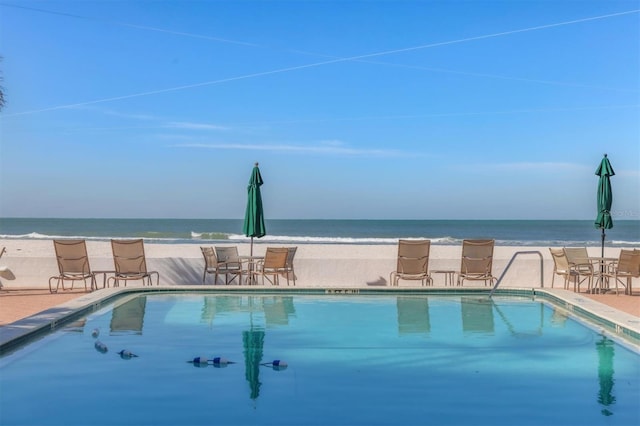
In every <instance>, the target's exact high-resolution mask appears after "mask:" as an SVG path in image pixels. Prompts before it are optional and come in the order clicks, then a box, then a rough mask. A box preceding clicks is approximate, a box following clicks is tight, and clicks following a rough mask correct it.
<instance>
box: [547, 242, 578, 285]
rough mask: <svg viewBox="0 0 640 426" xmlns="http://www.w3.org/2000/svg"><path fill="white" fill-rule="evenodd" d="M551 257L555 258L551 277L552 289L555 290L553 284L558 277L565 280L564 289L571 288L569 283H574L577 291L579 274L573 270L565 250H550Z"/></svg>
mask: <svg viewBox="0 0 640 426" xmlns="http://www.w3.org/2000/svg"><path fill="white" fill-rule="evenodd" d="M549 251H550V252H551V257H552V258H553V275H552V276H551V288H553V282H554V281H555V279H556V275H559V276H561V277H562V278H563V279H564V288H565V289H568V288H569V283H570V282H573V291H576V286H577V283H578V278H579V274H578V271H576V270H574V269H572V268H571V265H570V264H569V260H568V259H567V255H566V254H565V252H564V249H561V248H549Z"/></svg>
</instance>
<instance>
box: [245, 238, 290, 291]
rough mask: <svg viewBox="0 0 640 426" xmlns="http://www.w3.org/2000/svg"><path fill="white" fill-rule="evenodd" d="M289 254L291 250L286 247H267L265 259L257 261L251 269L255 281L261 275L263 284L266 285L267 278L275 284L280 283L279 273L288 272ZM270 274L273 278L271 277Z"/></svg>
mask: <svg viewBox="0 0 640 426" xmlns="http://www.w3.org/2000/svg"><path fill="white" fill-rule="evenodd" d="M288 255H289V250H288V249H287V248H286V247H282V248H279V247H267V251H266V253H265V255H264V259H262V260H259V261H258V262H256V264H255V267H254V268H253V270H252V271H251V274H252V276H253V278H254V281H257V278H258V276H261V277H262V285H264V280H265V278H266V279H267V281H269V282H270V283H271V284H273V285H280V281H279V279H278V275H280V274H284V273H286V269H287V256H288ZM269 276H271V277H272V278H271V279H269V278H268V277H269Z"/></svg>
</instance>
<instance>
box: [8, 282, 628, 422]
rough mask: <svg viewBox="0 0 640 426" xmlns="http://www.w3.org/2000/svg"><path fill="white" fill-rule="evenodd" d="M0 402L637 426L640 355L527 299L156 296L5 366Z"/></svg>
mask: <svg viewBox="0 0 640 426" xmlns="http://www.w3.org/2000/svg"><path fill="white" fill-rule="evenodd" d="M94 330H97V334H98V335H97V337H95V336H94V335H95V334H96V332H95V331H94ZM96 342H101V343H102V344H104V346H106V348H107V351H106V352H104V350H99V349H100V348H99V347H98V348H97V349H96ZM121 350H128V351H130V352H131V353H133V354H135V355H138V356H137V357H132V358H122V357H121V356H120V355H119V354H118V352H120V351H121ZM200 356H201V357H206V358H207V359H213V358H214V357H223V358H226V359H227V360H229V361H230V362H231V363H229V364H227V365H226V366H222V367H219V366H214V365H211V364H209V365H207V366H206V367H202V366H198V365H197V364H195V365H194V364H193V363H190V362H189V361H192V360H193V359H194V358H195V357H200ZM274 360H282V361H285V362H286V363H287V364H288V365H287V367H286V368H282V367H281V368H274V367H273V366H272V365H271V362H272V361H274ZM0 391H1V393H0V423H1V424H3V425H14V424H16V425H17V424H24V425H87V424H92V425H114V424H119V425H123V424H128V425H205V424H217V425H236V424H259V425H301V424H305V425H329V424H331V425H388V424H394V425H396V424H405V425H414V424H437V425H483V424H487V425H514V424H518V425H581V426H584V425H600V424H601V425H635V424H640V409H639V404H638V401H640V355H639V354H638V353H636V352H633V351H632V350H630V349H628V348H627V347H625V346H622V345H619V344H617V343H615V342H613V341H611V340H609V339H607V338H606V337H604V336H601V335H599V334H598V333H597V332H595V331H593V330H592V329H591V328H588V327H586V326H584V325H583V324H581V323H579V322H578V321H576V320H574V319H573V318H571V317H568V316H567V315H565V314H564V313H563V312H562V311H560V310H554V309H553V308H552V307H550V306H547V305H545V304H543V303H541V302H540V301H536V300H532V299H530V298H501V297H497V298H496V297H494V298H493V299H488V298H486V296H459V295H458V296H437V295H427V296H421V295H403V296H400V295H398V296H396V295H380V296H378V295H370V296H363V295H358V296H356V295H352V296H324V295H322V296H317V295H286V296H281V295H263V296H260V295H255V294H251V295H248V294H233V295H212V294H211V293H208V294H204V293H203V294H175V293H171V294H161V293H159V294H148V295H138V296H127V297H126V298H124V299H121V300H118V301H116V302H115V303H114V304H113V305H111V306H107V307H105V308H104V309H101V310H100V311H97V312H95V313H92V314H90V315H88V316H87V317H86V318H83V319H80V320H79V321H77V322H75V323H73V324H71V325H69V326H68V327H65V328H64V329H61V330H58V331H56V332H54V333H52V334H50V335H47V336H45V337H44V338H42V339H39V340H38V341H37V342H35V343H31V344H29V345H28V346H25V347H23V348H21V349H19V350H17V351H15V352H13V353H11V354H10V355H7V356H5V357H3V358H1V359H0Z"/></svg>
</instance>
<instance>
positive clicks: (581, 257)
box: [563, 247, 595, 292]
mask: <svg viewBox="0 0 640 426" xmlns="http://www.w3.org/2000/svg"><path fill="white" fill-rule="evenodd" d="M563 250H564V253H565V255H566V257H567V261H568V262H569V266H570V267H571V269H572V270H574V271H575V272H576V273H577V274H578V278H577V285H578V292H579V291H580V286H581V285H582V283H584V282H585V281H586V282H587V284H588V289H587V291H591V285H592V282H593V278H594V277H595V271H594V268H593V263H592V262H591V260H589V253H588V252H587V248H586V247H565V248H564V249H563ZM573 290H574V291H576V289H575V286H574V289H573Z"/></svg>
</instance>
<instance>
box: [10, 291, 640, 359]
mask: <svg viewBox="0 0 640 426" xmlns="http://www.w3.org/2000/svg"><path fill="white" fill-rule="evenodd" d="M194 291H195V292H199V293H245V294H246V293H253V292H260V293H263V294H265V293H266V294H283V293H289V294H316V295H321V294H325V295H375V294H433V295H457V294H461V295H463V294H464V295H468V294H475V295H478V294H481V295H488V294H489V290H488V289H487V288H471V287H468V288H459V287H458V288H398V287H395V288H388V287H380V288H376V289H372V288H359V287H351V288H348V287H345V288H318V287H296V288H291V287H288V288H286V287H285V288H282V287H273V286H252V287H251V288H250V289H249V288H247V286H225V287H220V286H213V285H210V286H202V285H187V286H157V287H128V288H127V287H120V288H105V289H101V290H97V291H94V292H92V293H87V294H85V295H83V296H80V297H78V298H76V299H73V300H70V301H68V302H65V303H63V304H60V305H58V306H55V307H53V308H50V309H47V310H45V311H42V312H40V313H37V314H35V315H32V316H30V317H27V318H24V319H21V320H19V321H16V322H13V323H11V324H7V325H5V326H3V327H0V356H3V355H5V354H7V353H10V352H12V351H13V350H15V349H17V348H19V347H20V346H22V345H23V344H25V343H27V342H29V341H31V340H35V339H37V338H38V337H40V336H43V335H44V334H46V333H48V332H50V331H54V330H56V329H58V328H60V327H63V326H64V325H66V324H68V323H70V322H73V321H74V320H76V319H77V318H79V317H80V316H82V315H86V314H89V313H91V312H95V311H97V310H99V309H101V308H103V307H104V306H105V305H107V304H108V303H111V302H112V301H114V300H116V299H119V298H121V297H123V296H125V295H128V294H132V293H182V292H194ZM495 295H496V296H520V297H539V298H540V299H541V300H543V301H545V302H547V303H549V304H551V305H552V306H555V307H560V308H562V309H564V310H565V311H566V312H567V313H569V314H574V315H575V316H577V317H579V318H581V319H583V320H584V321H585V322H587V323H590V325H591V326H592V327H595V328H596V329H597V330H598V331H599V332H602V333H606V334H608V335H610V336H611V337H613V338H618V339H619V340H621V341H622V342H623V343H626V344H627V345H629V346H630V347H631V348H632V349H635V350H636V351H638V350H639V349H638V348H640V344H639V342H640V318H638V317H636V316H634V315H631V314H627V313H626V312H622V311H619V310H617V309H615V308H612V307H610V306H608V305H605V304H603V303H600V302H598V301H595V300H592V299H589V298H587V297H584V296H582V295H580V294H579V293H574V292H572V291H569V290H560V289H541V288H526V287H523V288H505V289H498V290H497V291H496V292H495Z"/></svg>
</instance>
